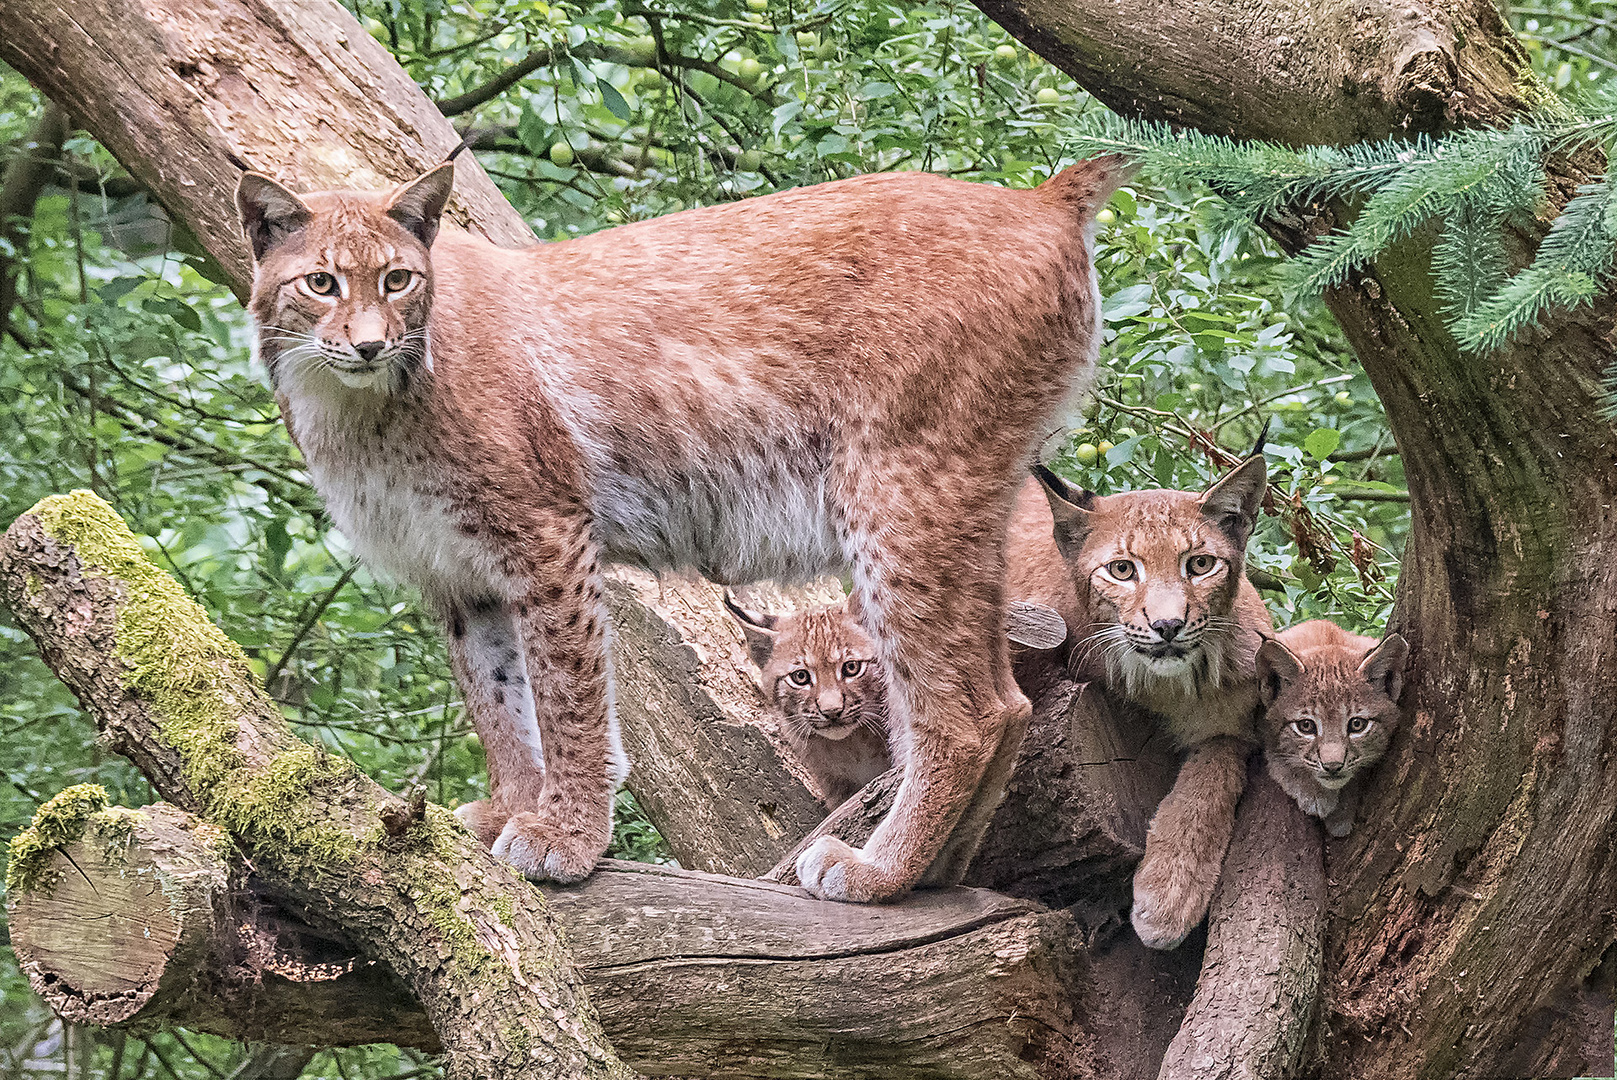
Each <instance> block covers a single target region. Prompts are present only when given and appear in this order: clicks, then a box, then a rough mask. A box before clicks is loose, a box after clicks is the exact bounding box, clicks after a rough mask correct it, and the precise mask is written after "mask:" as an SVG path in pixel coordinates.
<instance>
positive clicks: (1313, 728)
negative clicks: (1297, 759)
mask: <svg viewBox="0 0 1617 1080" xmlns="http://www.w3.org/2000/svg"><path fill="white" fill-rule="evenodd" d="M1291 726H1292V727H1293V728H1294V729H1296V731H1297V734H1299V735H1318V734H1319V725H1318V724H1316V723H1314V721H1313V720H1312V719H1310V718H1309V717H1306V716H1305V717H1303V718H1302V719H1301V720H1293V721H1292V722H1291Z"/></svg>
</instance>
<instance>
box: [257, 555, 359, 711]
mask: <svg viewBox="0 0 1617 1080" xmlns="http://www.w3.org/2000/svg"><path fill="white" fill-rule="evenodd" d="M358 569H359V562H358V561H357V560H356V561H354V562H351V563H349V564H348V568H347V569H345V570H344V571H343V572H342V576H341V577H339V578H338V579H337V583H336V584H335V585H333V586H332V587H331V588H329V589H327V590H326V591H325V593H324V595H322V596H321V597H320V599H319V600H318V601H316V602H315V605H314V610H312V611H310V612H309V614H308V616H307V617H305V618H304V620H303V622H302V623H301V624H300V625H299V626H298V629H297V632H296V633H295V634H293V635H292V640H291V641H290V642H288V643H287V646H286V651H285V652H283V653H281V658H280V659H279V660H277V661H275V663H274V664H273V665H271V666H270V669H269V671H268V672H267V673H266V674H265V675H264V687H265V689H268V690H269V691H270V693H272V694H273V693H274V692H275V691H274V686H275V680H276V679H277V678H278V677H279V676H280V674H281V672H282V671H283V670H284V669H285V668H286V665H287V664H288V663H290V662H291V660H292V654H293V653H294V652H296V651H297V648H298V646H299V645H301V644H303V639H304V638H305V637H306V636H307V635H308V633H309V631H310V630H313V629H314V624H315V623H317V622H319V621H320V616H322V615H324V614H325V613H326V609H327V608H328V607H330V606H331V602H332V601H333V600H335V599H337V594H338V593H340V592H342V588H343V586H344V585H347V584H348V580H349V579H350V578H352V577H353V576H354V571H356V570H358Z"/></svg>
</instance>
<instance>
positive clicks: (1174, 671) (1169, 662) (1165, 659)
mask: <svg viewBox="0 0 1617 1080" xmlns="http://www.w3.org/2000/svg"><path fill="white" fill-rule="evenodd" d="M1141 659H1142V660H1144V661H1145V663H1146V665H1147V666H1149V667H1150V669H1151V673H1152V674H1153V675H1155V676H1156V677H1157V678H1159V679H1182V678H1184V677H1185V676H1187V675H1189V674H1190V670H1191V666H1192V665H1191V662H1190V656H1189V655H1188V654H1187V655H1185V656H1142V657H1141Z"/></svg>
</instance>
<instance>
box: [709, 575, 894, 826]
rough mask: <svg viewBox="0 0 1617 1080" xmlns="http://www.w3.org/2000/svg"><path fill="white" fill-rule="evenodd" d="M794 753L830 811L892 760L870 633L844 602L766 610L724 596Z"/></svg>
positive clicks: (884, 690)
mask: <svg viewBox="0 0 1617 1080" xmlns="http://www.w3.org/2000/svg"><path fill="white" fill-rule="evenodd" d="M724 606H725V607H726V608H727V609H728V610H729V612H730V614H731V615H732V616H734V618H735V619H736V621H737V622H739V623H740V624H741V630H742V633H743V634H744V635H745V636H746V639H747V652H748V654H749V655H750V656H751V658H752V662H753V663H754V664H756V665H757V666H758V671H759V675H760V682H761V683H762V686H763V691H764V696H765V697H766V698H767V699H768V700H769V704H770V707H771V710H772V711H773V713H774V715H775V718H776V720H777V721H778V722H779V724H780V731H781V735H782V737H783V738H784V739H785V740H786V744H787V746H789V747H790V748H791V750H792V753H793V755H794V756H795V757H796V758H797V760H798V761H799V762H801V763H802V765H803V767H804V768H806V769H807V770H808V771H809V774H810V775H811V776H813V777H814V780H815V783H816V785H817V786H818V787H819V790H820V796H821V798H820V801H821V802H823V803H824V804H825V806H826V809H828V810H829V809H835V808H836V807H838V806H841V805H842V804H843V803H844V802H846V801H847V800H848V799H849V798H850V797H851V796H852V795H853V794H854V792H856V791H858V790H859V789H860V788H862V787H864V786H865V785H866V784H868V783H870V782H871V781H872V780H874V779H876V777H878V776H880V775H881V774H882V773H884V772H886V771H887V770H888V769H890V768H892V766H893V758H892V753H891V751H890V750H889V749H888V745H887V686H886V682H885V680H884V679H883V677H882V670H881V662H880V661H879V660H877V659H876V646H875V643H874V642H872V641H871V640H870V636H869V635H868V634H866V633H865V632H864V630H863V629H862V628H861V627H860V626H859V623H858V621H857V620H855V619H854V617H853V616H852V615H850V614H849V613H848V606H847V604H846V603H841V604H830V605H822V606H819V607H812V608H805V609H803V610H800V611H794V612H792V613H791V614H789V615H770V614H764V613H759V612H754V611H749V610H747V609H746V608H743V607H741V606H740V605H739V604H737V603H736V602H735V600H734V599H733V598H732V597H731V596H730V595H729V593H726V594H725V597H724Z"/></svg>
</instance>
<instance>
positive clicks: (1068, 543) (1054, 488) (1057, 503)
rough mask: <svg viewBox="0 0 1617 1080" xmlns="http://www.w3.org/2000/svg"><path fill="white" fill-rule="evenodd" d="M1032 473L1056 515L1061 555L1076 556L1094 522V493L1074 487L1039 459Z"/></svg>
mask: <svg viewBox="0 0 1617 1080" xmlns="http://www.w3.org/2000/svg"><path fill="white" fill-rule="evenodd" d="M1033 475H1034V476H1036V477H1037V478H1038V480H1039V486H1040V487H1042V488H1044V497H1045V498H1046V499H1048V500H1050V516H1051V517H1053V518H1055V540H1056V547H1057V548H1058V549H1060V551H1061V557H1062V558H1064V559H1069V560H1070V559H1073V558H1076V557H1077V555H1078V549H1080V548H1082V547H1083V546H1084V537H1086V536H1088V535H1089V529H1090V526H1091V525H1092V524H1093V517H1092V515H1093V512H1094V505H1095V493H1094V492H1093V491H1087V490H1085V489H1084V488H1081V487H1074V486H1073V485H1071V484H1069V483H1067V482H1066V481H1065V480H1063V479H1062V478H1061V477H1059V476H1057V475H1056V474H1055V473H1053V472H1051V471H1050V470H1049V469H1047V468H1045V467H1044V466H1043V465H1040V464H1038V463H1035V464H1034V466H1033Z"/></svg>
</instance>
